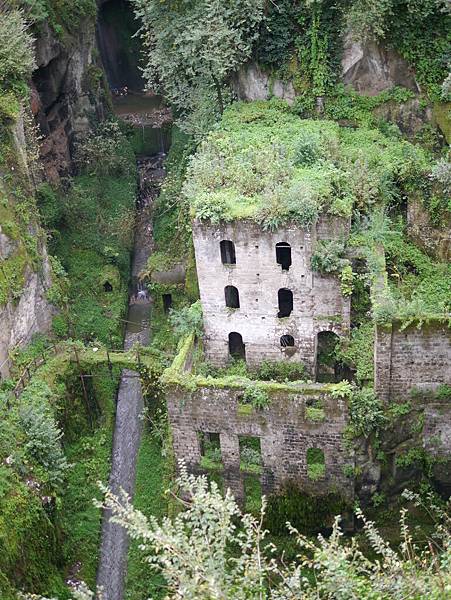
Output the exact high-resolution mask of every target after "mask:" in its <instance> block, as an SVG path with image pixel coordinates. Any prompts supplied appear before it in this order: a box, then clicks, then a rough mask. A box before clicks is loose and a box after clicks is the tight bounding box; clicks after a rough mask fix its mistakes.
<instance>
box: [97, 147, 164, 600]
mask: <svg viewBox="0 0 451 600" xmlns="http://www.w3.org/2000/svg"><path fill="white" fill-rule="evenodd" d="M161 161H162V157H160V159H159V160H158V158H152V159H149V161H147V162H143V163H142V164H141V165H140V190H141V194H140V196H141V197H140V203H141V204H140V207H139V211H138V214H137V223H136V229H135V240H134V256H133V265H132V280H133V289H132V292H131V296H130V306H129V312H128V317H127V320H128V321H129V322H128V323H127V328H126V333H125V341H124V349H125V350H128V349H130V348H131V347H132V346H133V344H135V343H136V342H139V343H140V344H142V345H147V344H148V343H149V337H150V336H149V318H150V301H149V299H148V298H147V297H146V298H142V299H136V294H137V291H138V290H139V289H140V288H141V285H140V283H139V274H140V272H141V271H142V270H143V268H144V267H145V266H146V263H147V259H148V257H149V256H150V254H151V247H152V225H151V202H152V197H153V196H154V190H150V193H147V192H148V191H149V190H148V189H146V182H145V181H144V182H143V175H142V174H143V172H144V173H149V170H150V172H151V177H152V175H154V176H155V178H156V179H157V180H158V179H160V178H161V177H162V175H163V172H162V170H161ZM153 165H154V166H153ZM142 409H143V397H142V393H141V384H140V380H139V376H138V373H136V372H135V371H131V370H129V369H124V370H123V371H122V374H121V381H120V385H119V392H118V398H117V409H116V422H115V430H114V436H113V452H112V461H111V473H110V480H109V486H110V488H111V489H112V491H113V492H114V493H118V492H119V490H120V488H122V489H124V490H125V491H126V492H127V494H129V495H130V496H133V491H134V487H135V477H136V463H137V458H138V451H139V447H140V442H141V433H142V424H141V420H140V413H141V411H142ZM109 519H110V514H109V511H104V514H103V523H102V538H101V546H100V559H99V568H98V572H97V587H98V588H102V589H103V600H122V599H123V597H124V585H125V579H126V573H127V552H128V536H127V533H126V531H125V529H123V528H122V527H121V526H120V525H117V524H115V523H111V522H110V520H109Z"/></svg>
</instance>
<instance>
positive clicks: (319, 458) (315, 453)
mask: <svg viewBox="0 0 451 600" xmlns="http://www.w3.org/2000/svg"><path fill="white" fill-rule="evenodd" d="M325 473H326V461H325V459H324V452H323V451H322V450H321V449H320V448H308V450H307V476H308V478H309V479H311V480H312V481H317V480H318V479H322V478H323V477H324V475H325Z"/></svg>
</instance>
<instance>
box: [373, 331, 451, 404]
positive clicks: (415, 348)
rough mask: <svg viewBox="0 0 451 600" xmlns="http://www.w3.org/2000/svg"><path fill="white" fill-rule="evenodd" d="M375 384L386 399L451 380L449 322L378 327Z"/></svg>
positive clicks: (429, 388) (427, 388)
mask: <svg viewBox="0 0 451 600" xmlns="http://www.w3.org/2000/svg"><path fill="white" fill-rule="evenodd" d="M374 360H375V363H374V366H375V369H374V372H375V387H376V392H377V393H378V395H379V396H380V398H382V399H383V400H385V401H389V400H396V399H399V398H404V397H407V396H408V395H409V393H410V391H411V390H412V389H414V388H418V389H425V390H431V389H435V388H436V387H437V386H438V385H440V384H441V383H450V381H451V334H450V330H449V328H448V327H447V326H446V325H441V324H434V325H433V324H430V325H424V326H423V327H421V328H420V329H418V328H417V327H416V326H415V325H411V326H410V327H407V328H406V329H404V330H403V331H399V327H398V326H397V325H396V324H394V325H393V326H391V327H386V328H383V327H379V326H378V327H377V328H376V339H375V358H374Z"/></svg>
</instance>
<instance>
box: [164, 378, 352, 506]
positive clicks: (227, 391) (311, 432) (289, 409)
mask: <svg viewBox="0 0 451 600" xmlns="http://www.w3.org/2000/svg"><path fill="white" fill-rule="evenodd" d="M168 383H169V387H168V394H167V400H168V413H169V419H170V422H171V428H172V436H173V443H174V452H175V456H176V459H177V461H179V460H181V459H183V460H184V461H185V463H186V465H187V467H188V469H189V470H190V471H191V472H195V473H196V472H199V471H201V452H202V449H201V444H200V440H199V434H200V432H207V433H219V436H220V447H221V456H222V464H223V469H222V476H223V477H224V486H225V488H230V489H231V491H232V492H233V494H234V496H235V498H236V499H237V500H238V501H240V502H242V501H243V500H244V485H243V483H244V478H245V477H246V473H245V472H243V471H242V470H241V469H240V447H239V436H252V437H258V438H259V439H260V447H261V459H262V465H263V470H262V475H261V485H262V493H263V494H266V495H268V494H270V493H272V492H277V490H279V489H280V488H281V487H283V485H284V484H286V483H288V482H294V483H295V484H296V485H298V486H299V488H300V489H301V490H304V491H306V492H309V493H314V494H316V495H318V494H322V493H325V492H329V491H336V492H339V493H340V494H341V495H342V496H343V497H345V498H347V499H352V497H353V493H354V482H353V479H349V478H347V477H346V476H345V473H344V467H345V466H346V465H349V466H350V467H353V465H354V458H353V454H352V452H350V451H348V450H347V449H346V448H345V445H344V443H343V437H342V436H343V431H344V429H345V427H346V423H347V408H346V404H345V402H344V401H343V400H337V399H333V398H332V397H331V396H330V395H328V394H327V392H326V388H327V386H321V385H317V386H316V387H317V389H316V390H315V389H314V390H311V389H310V390H307V389H306V390H305V391H303V390H302V389H301V388H300V389H299V390H298V391H297V392H294V391H293V392H291V393H290V391H289V390H287V391H281V390H277V391H274V392H272V393H271V402H270V405H269V407H268V409H267V410H253V411H252V412H242V411H241V410H240V405H239V398H240V396H241V395H242V393H243V391H244V388H242V389H238V388H231V387H222V388H219V387H215V382H214V380H211V384H210V385H208V386H202V385H199V386H198V387H197V389H196V390H195V391H191V392H190V391H188V390H187V389H185V388H183V387H181V386H177V385H170V382H168ZM315 400H317V401H318V400H320V401H321V403H322V405H323V407H324V411H325V419H324V421H323V422H319V423H314V422H310V421H309V420H308V418H307V415H306V407H307V406H308V404H309V403H310V402H312V401H315ZM309 448H319V449H320V450H322V451H323V452H324V462H325V474H324V477H322V478H320V479H319V480H316V481H312V480H310V479H309V477H308V474H307V458H306V457H307V450H308V449H309Z"/></svg>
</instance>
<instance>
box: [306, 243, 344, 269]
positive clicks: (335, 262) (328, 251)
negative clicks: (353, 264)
mask: <svg viewBox="0 0 451 600" xmlns="http://www.w3.org/2000/svg"><path fill="white" fill-rule="evenodd" d="M344 252H345V245H344V242H342V241H340V240H320V241H319V242H318V243H317V244H316V246H315V249H314V252H313V254H312V258H311V260H310V266H311V267H312V269H313V270H314V271H318V273H338V272H339V271H340V270H341V269H342V268H344V266H346V265H348V263H349V261H348V260H347V259H345V258H344V257H343V255H344Z"/></svg>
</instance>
